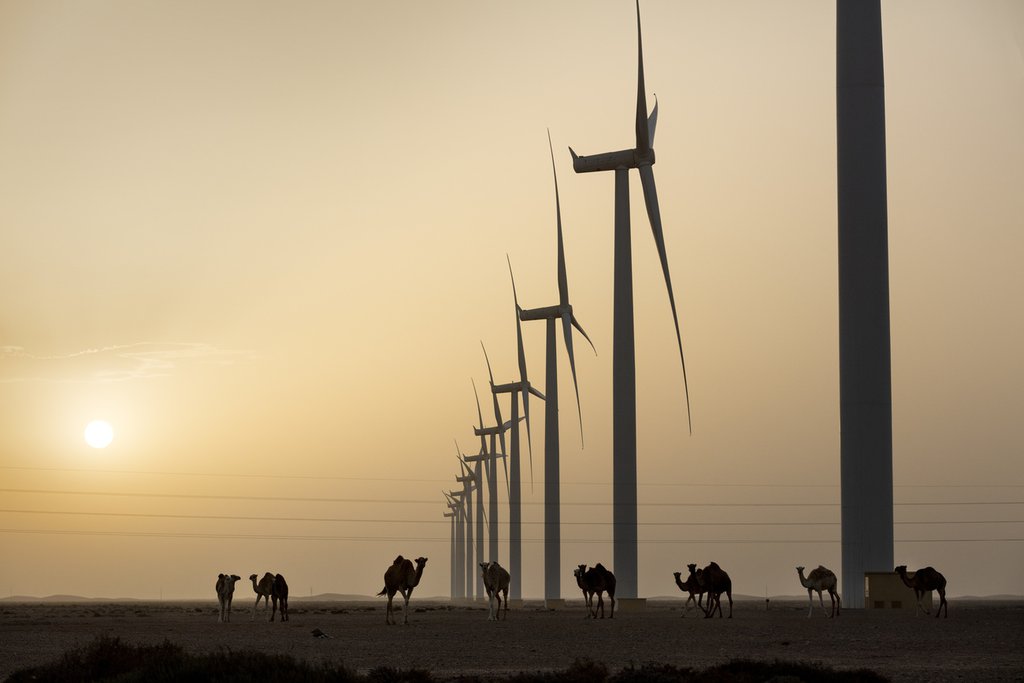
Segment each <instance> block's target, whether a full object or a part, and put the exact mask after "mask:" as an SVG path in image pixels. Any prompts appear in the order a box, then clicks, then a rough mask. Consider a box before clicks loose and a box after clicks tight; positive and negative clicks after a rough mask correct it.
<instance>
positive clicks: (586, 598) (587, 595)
mask: <svg viewBox="0 0 1024 683" xmlns="http://www.w3.org/2000/svg"><path fill="white" fill-rule="evenodd" d="M586 573H587V565H585V564H581V565H579V566H578V567H576V569H573V570H572V575H573V576H575V577H576V585H577V586H579V587H580V590H582V591H583V602H584V603H586V605H587V617H590V616H591V613H590V611H591V605H592V603H593V601H594V593H593V591H591V590H590V589H589V588H587V582H586V581H584V580H583V576H584V575H585V574H586Z"/></svg>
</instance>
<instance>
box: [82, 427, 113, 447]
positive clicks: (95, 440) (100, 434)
mask: <svg viewBox="0 0 1024 683" xmlns="http://www.w3.org/2000/svg"><path fill="white" fill-rule="evenodd" d="M113 440H114V428H113V427H111V426H110V423H109V422H105V421H103V420H93V421H92V422H90V423H89V424H87V425H86V426H85V442H86V443H87V444H89V445H90V446H92V447H93V448H106V447H107V446H109V445H110V442H111V441H113Z"/></svg>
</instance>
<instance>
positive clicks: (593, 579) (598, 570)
mask: <svg viewBox="0 0 1024 683" xmlns="http://www.w3.org/2000/svg"><path fill="white" fill-rule="evenodd" d="M584 566H586V565H580V567H581V568H582V567H584ZM583 585H585V586H586V588H584V589H583V592H584V595H585V594H586V593H587V592H589V593H590V594H591V596H593V595H595V594H596V595H597V605H595V606H594V613H593V614H592V615H591V616H592V617H593V618H594V619H597V611H598V610H601V618H602V619H604V598H603V597H602V595H603V594H604V592H605V591H608V599H609V600H611V601H612V613H611V616H610V617H608V618H609V619H614V618H615V575H614V574H612V573H611V572H610V571H608V570H607V569H605V568H604V565H602V564H601V563H600V562H599V563H597V564H596V565H594V566H593V567H592V568H590V569H588V570H587V571H586V572H585V573H584V574H583ZM592 599H593V598H591V600H592ZM587 609H588V612H589V609H590V608H589V605H588V607H587Z"/></svg>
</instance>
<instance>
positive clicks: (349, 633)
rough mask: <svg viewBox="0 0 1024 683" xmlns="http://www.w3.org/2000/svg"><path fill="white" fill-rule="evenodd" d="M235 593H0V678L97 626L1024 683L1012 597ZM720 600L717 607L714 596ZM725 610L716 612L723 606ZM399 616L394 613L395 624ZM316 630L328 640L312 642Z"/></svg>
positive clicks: (470, 664) (195, 642) (279, 648)
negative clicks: (387, 610)
mask: <svg viewBox="0 0 1024 683" xmlns="http://www.w3.org/2000/svg"><path fill="white" fill-rule="evenodd" d="M252 601H253V599H252V598H250V597H249V596H248V595H246V596H245V597H244V598H243V599H239V600H236V601H235V603H234V609H233V612H232V615H231V621H230V623H219V622H218V620H217V616H218V609H217V603H216V600H213V599H211V600H206V601H193V602H129V601H125V602H106V601H88V602H59V603H54V602H12V601H4V602H0V678H7V676H8V675H9V674H11V673H12V672H14V671H16V670H19V669H23V668H25V667H28V666H32V665H36V664H42V663H45V662H49V661H52V660H54V659H56V658H58V657H59V656H60V655H61V653H63V652H64V651H65V650H68V649H70V648H73V647H76V646H79V645H85V644H88V643H90V642H91V641H93V640H94V639H95V638H97V637H99V636H110V637H120V638H121V639H122V640H125V641H128V642H132V643H139V644H156V643H161V642H163V641H164V640H169V641H171V642H173V643H177V644H179V645H181V646H183V647H184V648H185V649H186V650H188V651H192V652H208V651H218V650H222V649H226V650H234V651H238V650H245V649H255V650H262V651H265V652H272V653H282V654H289V655H292V656H294V657H298V658H301V659H305V660H308V661H311V662H332V663H343V664H344V665H345V666H347V667H349V668H351V669H355V670H358V671H361V672H365V671H368V670H369V669H372V668H375V667H378V666H392V667H398V668H403V669H408V668H420V669H427V670H429V671H431V672H433V673H434V674H435V676H438V677H447V676H455V675H458V674H467V673H475V674H481V675H485V676H486V675H488V674H493V675H497V674H505V673H510V672H519V671H545V670H555V669H562V668H565V667H567V666H569V665H570V664H572V663H573V661H574V660H576V659H578V658H589V659H591V660H594V661H600V662H603V663H605V664H606V665H607V666H609V668H611V669H613V670H614V669H619V668H622V667H626V666H629V665H630V664H635V665H641V664H644V663H651V662H658V663H668V664H674V665H676V666H687V667H698V668H699V667H705V666H710V665H713V664H718V663H722V662H727V661H729V660H731V659H737V658H747V659H759V660H769V661H770V660H774V659H783V660H795V661H805V662H817V663H821V664H825V665H828V666H831V667H835V668H839V669H857V668H869V669H872V670H874V671H877V672H878V673H881V674H883V675H885V676H887V677H889V678H890V679H891V680H893V681H1024V602H1022V601H973V600H972V601H967V600H956V599H954V600H951V601H950V610H949V612H950V616H949V618H948V619H934V618H928V617H924V616H918V617H915V616H914V614H913V613H912V612H899V613H896V612H880V611H875V612H871V611H864V610H849V611H845V612H844V613H843V615H842V616H841V617H840V618H838V619H832V620H829V619H827V618H822V615H821V613H820V611H818V612H816V613H815V614H814V617H813V618H811V619H808V618H807V603H806V601H803V602H801V601H798V600H784V601H779V600H774V601H773V602H772V603H771V609H766V605H765V603H764V601H756V600H748V601H737V602H736V605H735V610H734V618H733V619H732V620H728V619H717V618H716V619H703V618H701V617H702V615H700V614H699V613H696V612H693V611H691V612H689V613H687V614H686V616H685V617H683V610H682V603H681V601H680V602H676V601H667V600H665V601H651V602H650V603H649V606H648V608H647V610H645V611H644V612H641V613H629V612H623V613H617V614H616V615H615V619H614V620H611V619H604V620H600V619H599V620H589V619H586V618H585V610H584V607H583V605H582V601H570V602H569V603H568V605H567V608H566V609H564V610H557V611H554V610H546V609H544V608H543V605H542V603H541V602H539V601H526V603H525V604H524V605H523V606H522V607H520V608H518V609H513V610H511V611H510V612H509V615H508V618H507V620H504V621H501V622H499V623H488V621H487V608H486V604H479V605H466V604H463V605H452V604H449V603H448V602H446V601H443V600H429V599H417V598H416V597H415V596H414V597H413V601H412V603H411V607H410V614H409V625H408V626H403V625H401V623H400V624H399V625H398V626H387V625H385V623H384V605H385V599H384V598H380V599H379V600H377V601H369V600H367V601H327V600H315V599H304V600H298V599H293V600H292V605H291V619H290V620H289V621H288V622H284V623H281V622H280V621H278V622H274V623H270V622H269V621H268V620H267V617H268V613H267V612H263V611H262V606H261V610H260V612H259V613H258V614H257V617H256V620H255V621H251V620H250V616H251V614H252ZM726 609H728V605H726ZM726 613H728V612H726ZM402 616H403V615H402V614H401V613H400V612H399V614H398V618H399V621H400V622H401V619H402ZM314 629H320V630H321V631H322V632H323V633H325V634H327V635H328V636H330V637H329V638H326V639H320V638H315V637H313V635H312V631H313V630H314Z"/></svg>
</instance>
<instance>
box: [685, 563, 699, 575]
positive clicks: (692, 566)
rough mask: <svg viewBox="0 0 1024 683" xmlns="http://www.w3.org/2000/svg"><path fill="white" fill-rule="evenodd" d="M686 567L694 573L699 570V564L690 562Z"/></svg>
mask: <svg viewBox="0 0 1024 683" xmlns="http://www.w3.org/2000/svg"><path fill="white" fill-rule="evenodd" d="M686 568H687V569H689V570H690V573H691V574H693V573H694V572H696V571H697V565H695V564H688V565H686Z"/></svg>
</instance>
